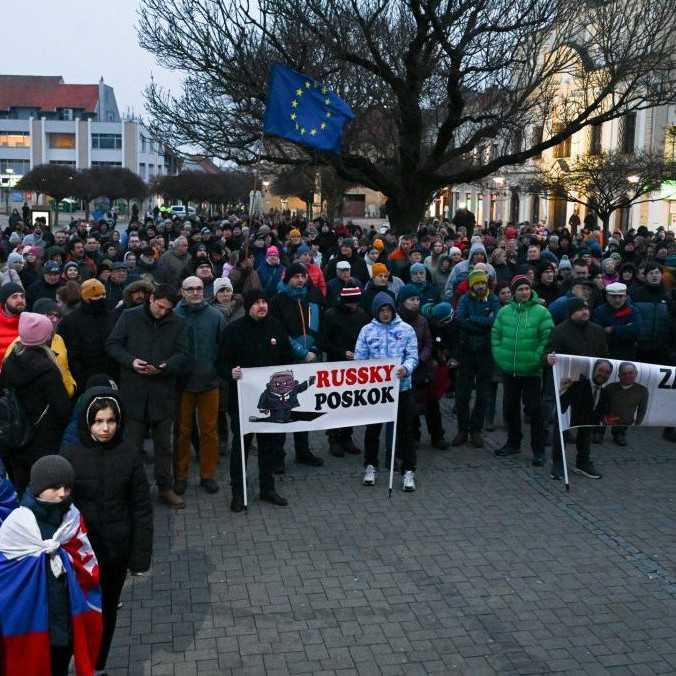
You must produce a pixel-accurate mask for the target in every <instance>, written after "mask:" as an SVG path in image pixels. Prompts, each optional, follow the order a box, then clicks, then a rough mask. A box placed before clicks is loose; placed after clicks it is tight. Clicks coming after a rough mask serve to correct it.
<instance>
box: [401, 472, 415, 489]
mask: <svg viewBox="0 0 676 676" xmlns="http://www.w3.org/2000/svg"><path fill="white" fill-rule="evenodd" d="M401 490H402V491H406V492H411V491H414V490H415V473H414V472H411V470H408V472H404V478H403V479H402V480H401Z"/></svg>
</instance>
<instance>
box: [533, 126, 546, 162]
mask: <svg viewBox="0 0 676 676" xmlns="http://www.w3.org/2000/svg"><path fill="white" fill-rule="evenodd" d="M544 132H545V128H544V127H543V126H542V125H541V124H538V125H535V126H534V127H533V129H532V130H531V137H530V144H531V146H537V145H540V143H542V139H543V135H544ZM536 157H542V151H540V152H539V153H538V154H537V155H536Z"/></svg>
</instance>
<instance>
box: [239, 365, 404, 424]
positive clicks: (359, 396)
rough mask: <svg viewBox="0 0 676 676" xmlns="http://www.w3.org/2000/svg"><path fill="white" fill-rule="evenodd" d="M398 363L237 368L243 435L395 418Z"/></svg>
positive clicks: (386, 420) (369, 422)
mask: <svg viewBox="0 0 676 676" xmlns="http://www.w3.org/2000/svg"><path fill="white" fill-rule="evenodd" d="M398 366H399V364H398V363H397V362H395V361H388V360H381V359H378V360H371V361H337V362H317V363H309V364H291V365H288V366H265V367H262V368H251V369H242V378H241V379H240V380H238V381H237V388H238V399H239V421H240V426H241V431H242V434H250V433H265V432H276V433H282V432H305V431H312V430H327V429H333V428H336V427H356V426H358V425H369V424H371V423H379V422H389V421H392V420H396V417H397V406H398V402H399V379H398V378H397V376H396V375H395V370H396V369H397V368H398Z"/></svg>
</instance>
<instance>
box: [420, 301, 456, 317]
mask: <svg viewBox="0 0 676 676" xmlns="http://www.w3.org/2000/svg"><path fill="white" fill-rule="evenodd" d="M430 306H431V307H429V310H428V311H427V312H425V310H424V308H423V313H424V314H425V315H427V316H429V317H431V318H432V319H435V320H436V321H438V322H450V321H451V319H453V306H452V305H451V304H450V303H447V302H446V301H444V302H442V303H435V304H430Z"/></svg>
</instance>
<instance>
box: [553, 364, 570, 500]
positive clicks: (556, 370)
mask: <svg viewBox="0 0 676 676" xmlns="http://www.w3.org/2000/svg"><path fill="white" fill-rule="evenodd" d="M552 370H553V374H552V375H553V378H554V397H555V399H556V416H557V419H558V423H559V425H558V427H559V441H560V443H561V463H562V465H563V484H564V486H565V487H566V491H570V483H569V482H568V462H567V461H566V444H565V442H564V439H563V425H562V424H561V398H560V394H559V364H558V362H557V363H555V364H554V366H553V369H552ZM552 463H553V460H552Z"/></svg>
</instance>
